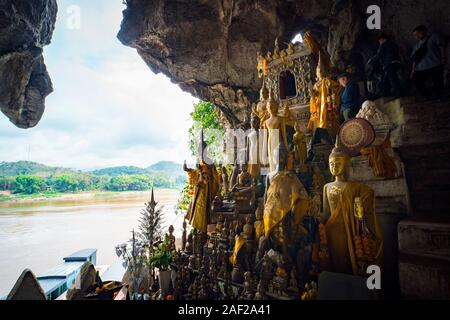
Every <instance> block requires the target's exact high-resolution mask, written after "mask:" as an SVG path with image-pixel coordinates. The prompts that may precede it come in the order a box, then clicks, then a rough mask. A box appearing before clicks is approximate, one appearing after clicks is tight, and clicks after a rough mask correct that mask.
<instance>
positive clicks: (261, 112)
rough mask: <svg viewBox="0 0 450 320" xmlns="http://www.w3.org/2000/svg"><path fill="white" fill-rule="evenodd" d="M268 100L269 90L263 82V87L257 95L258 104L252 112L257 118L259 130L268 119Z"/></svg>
mask: <svg viewBox="0 0 450 320" xmlns="http://www.w3.org/2000/svg"><path fill="white" fill-rule="evenodd" d="M268 99H269V90H268V89H267V86H266V82H265V81H264V82H263V86H262V88H261V91H260V93H259V102H258V104H257V105H256V108H255V109H254V110H253V112H252V113H253V115H255V116H257V117H258V119H259V128H261V129H262V128H263V127H264V122H265V121H266V120H267V119H268V118H269V113H268V111H267V101H268Z"/></svg>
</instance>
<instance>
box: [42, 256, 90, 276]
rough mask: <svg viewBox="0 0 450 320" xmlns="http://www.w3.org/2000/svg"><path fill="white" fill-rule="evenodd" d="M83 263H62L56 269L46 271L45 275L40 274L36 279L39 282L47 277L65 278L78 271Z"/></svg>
mask: <svg viewBox="0 0 450 320" xmlns="http://www.w3.org/2000/svg"><path fill="white" fill-rule="evenodd" d="M83 263H84V262H82V261H71V262H66V263H62V264H60V265H57V266H56V267H53V268H51V269H50V270H47V271H46V272H45V273H43V274H41V275H40V276H39V277H37V278H38V280H40V279H44V278H47V277H55V276H62V277H67V276H68V275H70V274H71V273H73V272H75V271H77V270H78V269H80V268H81V266H82V265H83Z"/></svg>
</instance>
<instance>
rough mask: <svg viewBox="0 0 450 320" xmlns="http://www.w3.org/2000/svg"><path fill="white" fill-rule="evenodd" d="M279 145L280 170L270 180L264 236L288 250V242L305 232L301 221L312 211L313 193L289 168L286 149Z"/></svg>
mask: <svg viewBox="0 0 450 320" xmlns="http://www.w3.org/2000/svg"><path fill="white" fill-rule="evenodd" d="M277 149H278V154H279V162H278V172H276V173H275V174H274V175H269V176H268V178H267V183H266V188H267V189H266V196H265V199H266V200H265V206H264V236H265V239H267V240H268V241H269V242H270V244H271V247H272V248H273V249H275V250H276V251H278V252H282V253H283V254H286V253H287V251H288V250H287V249H288V246H289V245H290V244H292V243H293V242H294V241H295V240H298V237H300V236H301V235H304V229H303V228H302V227H301V221H302V219H303V217H304V216H305V215H306V213H307V211H308V207H309V197H308V194H307V192H306V190H305V187H304V186H303V184H302V183H301V182H300V180H299V179H298V177H297V175H296V174H295V173H294V172H292V171H290V170H288V169H287V162H288V155H287V151H286V149H284V148H283V147H282V146H280V147H279V148H277ZM289 214H292V215H290V217H292V219H290V223H289V225H288V226H287V225H286V223H285V218H286V217H287V216H288V215H289ZM286 228H287V229H290V230H289V232H288V230H287V229H286Z"/></svg>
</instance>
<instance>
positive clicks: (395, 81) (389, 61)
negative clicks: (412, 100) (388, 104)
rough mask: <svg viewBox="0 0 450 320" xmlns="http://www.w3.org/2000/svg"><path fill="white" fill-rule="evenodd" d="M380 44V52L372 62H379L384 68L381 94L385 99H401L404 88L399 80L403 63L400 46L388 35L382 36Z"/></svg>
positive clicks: (379, 39) (379, 38) (379, 40)
mask: <svg viewBox="0 0 450 320" xmlns="http://www.w3.org/2000/svg"><path fill="white" fill-rule="evenodd" d="M378 43H379V44H380V46H379V48H378V52H377V54H376V55H375V57H373V58H372V60H373V62H375V61H377V62H379V63H380V65H381V66H382V68H383V79H382V81H381V86H382V87H381V89H382V91H381V94H382V96H383V97H394V98H398V97H401V96H402V88H401V84H400V79H399V78H398V70H399V68H400V65H401V62H400V54H399V51H398V46H397V44H396V43H395V42H394V41H392V40H391V39H390V37H389V36H388V35H387V34H382V35H380V36H379V37H378Z"/></svg>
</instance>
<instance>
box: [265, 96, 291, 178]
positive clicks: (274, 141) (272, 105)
mask: <svg viewBox="0 0 450 320" xmlns="http://www.w3.org/2000/svg"><path fill="white" fill-rule="evenodd" d="M267 105H268V107H269V113H270V117H269V119H267V120H266V121H265V122H264V129H265V131H264V152H265V153H266V154H267V157H268V159H269V167H270V171H271V172H272V171H274V170H275V169H276V163H277V159H276V152H275V151H276V149H277V148H278V147H279V145H280V144H283V146H284V147H285V148H286V150H288V141H287V134H286V118H285V117H282V116H280V115H279V114H278V111H279V107H280V105H279V103H278V102H277V101H276V99H275V97H274V96H273V93H271V94H270V98H269V101H268V103H267Z"/></svg>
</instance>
